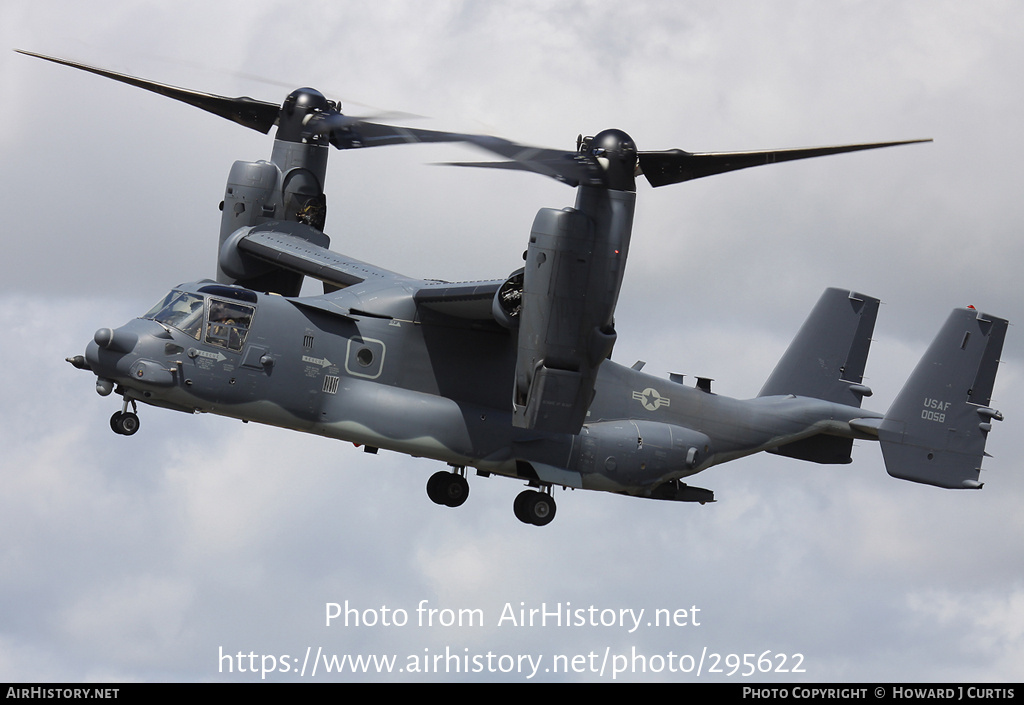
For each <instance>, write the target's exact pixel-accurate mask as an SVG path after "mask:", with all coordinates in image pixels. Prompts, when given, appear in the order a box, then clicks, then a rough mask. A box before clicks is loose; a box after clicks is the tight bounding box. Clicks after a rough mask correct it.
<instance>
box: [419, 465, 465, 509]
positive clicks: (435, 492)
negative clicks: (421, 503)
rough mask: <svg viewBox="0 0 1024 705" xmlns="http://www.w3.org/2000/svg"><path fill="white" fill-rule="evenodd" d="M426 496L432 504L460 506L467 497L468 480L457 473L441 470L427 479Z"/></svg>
mask: <svg viewBox="0 0 1024 705" xmlns="http://www.w3.org/2000/svg"><path fill="white" fill-rule="evenodd" d="M427 496H428V497H430V500H431V501H432V502H433V503H434V504H441V505H444V506H446V507H460V506H462V505H463V504H464V503H465V501H466V498H468V497H469V482H468V481H467V480H466V478H464V477H463V476H462V475H459V474H458V473H455V472H448V471H447V470H441V471H439V472H435V473H434V474H433V475H431V476H430V479H429V480H427Z"/></svg>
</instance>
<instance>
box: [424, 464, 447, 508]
mask: <svg viewBox="0 0 1024 705" xmlns="http://www.w3.org/2000/svg"><path fill="white" fill-rule="evenodd" d="M449 475H451V473H450V472H448V471H447V470H441V471H440V472H435V473H434V474H433V475H431V476H430V479H429V480H427V496H428V497H430V501H431V502H433V503H434V504H442V505H443V504H444V490H443V489H442V486H443V485H444V483H446V482H447V481H448V476H449Z"/></svg>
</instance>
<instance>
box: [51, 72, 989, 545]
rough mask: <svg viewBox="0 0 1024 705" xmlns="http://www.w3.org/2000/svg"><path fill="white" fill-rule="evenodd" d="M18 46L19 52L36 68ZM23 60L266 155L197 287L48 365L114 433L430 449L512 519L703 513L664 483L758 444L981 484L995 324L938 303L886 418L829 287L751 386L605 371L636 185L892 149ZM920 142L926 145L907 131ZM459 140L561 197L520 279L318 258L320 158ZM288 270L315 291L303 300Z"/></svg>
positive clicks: (440, 491) (436, 484)
mask: <svg viewBox="0 0 1024 705" xmlns="http://www.w3.org/2000/svg"><path fill="white" fill-rule="evenodd" d="M33 56H38V55H33ZM39 58H43V59H47V60H49V61H54V62H56V63H59V64H65V65H68V66H72V67H74V68H77V69H82V70H84V71H89V72H91V73H94V74H99V75H101V76H105V77H108V78H112V79H114V80H117V81H121V82H123V83H128V84H130V85H134V86H137V87H140V88H143V89H146V90H149V91H153V92H156V93H160V94H162V95H165V96H167V97H170V98H173V99H175V100H178V101H182V102H185V103H188V104H190V105H193V106H196V107H199V108H202V109H203V110H206V111H209V112H211V113H214V114H216V115H220V116H222V117H225V118H228V119H229V120H233V121H234V122H237V123H239V124H241V125H244V126H246V127H249V128H252V129H254V130H258V131H260V132H263V133H268V132H269V131H270V130H271V129H272V128H274V127H276V129H277V132H276V137H275V140H274V147H273V152H272V154H271V157H270V161H255V162H244V161H239V162H235V164H234V166H233V167H232V169H231V173H230V175H229V176H228V183H227V188H226V191H225V194H224V201H223V204H222V211H223V214H222V221H221V230H220V246H219V251H218V259H217V274H216V280H215V281H214V280H208V279H205V280H201V281H197V282H193V283H190V284H182V285H180V286H177V287H175V288H174V289H173V290H172V291H170V293H168V294H167V295H166V296H165V297H164V298H163V299H162V300H160V301H159V302H158V303H157V304H156V305H155V306H154V307H153V308H152V309H151V310H150V311H148V312H147V313H144V314H143V315H142V316H141V317H139V318H137V319H136V320H133V321H130V322H128V323H126V324H125V325H123V326H121V327H119V328H100V329H99V330H98V331H96V334H95V336H94V339H93V341H92V342H90V343H89V344H88V346H87V348H86V351H85V355H77V356H74V357H72V358H69V361H70V362H71V363H72V364H74V365H75V366H76V367H78V368H80V369H83V370H88V371H90V372H92V373H93V374H94V375H96V378H97V382H96V389H97V391H98V392H99V393H100V394H103V395H108V394H111V393H115V394H117V395H118V396H119V397H121V399H122V400H123V402H122V404H121V408H120V410H119V411H117V412H116V413H115V414H114V415H113V417H112V418H111V419H110V426H111V427H112V428H113V430H114V431H115V432H116V433H118V434H122V435H132V434H134V433H135V432H136V431H137V430H138V429H139V418H138V416H137V404H138V403H139V402H142V403H145V404H149V405H152V406H158V407H164V408H168V409H175V410H178V411H185V412H189V413H198V412H205V413H213V414H220V415H223V416H229V417H234V418H239V419H243V420H246V421H256V422H259V423H265V424H271V425H275V426H281V427H284V428H290V429H295V430H298V431H305V432H307V433H314V434H319V435H323V436H328V437H331V438H337V439H341V440H345V441H350V442H353V443H356V444H359V445H362V446H364V448H365V449H366V450H367V451H370V452H377V450H378V449H380V448H384V449H387V450H392V451H397V452H401V453H407V454H409V455H412V456H422V457H426V458H433V459H435V460H440V461H442V462H444V463H447V464H448V465H449V466H451V468H452V470H451V471H450V472H449V471H447V470H445V471H441V472H437V473H435V474H434V475H433V476H432V477H430V479H429V480H428V482H427V494H428V496H429V497H430V498H431V499H432V500H433V501H434V502H436V503H438V504H442V505H447V506H449V507H455V506H459V505H461V504H462V503H463V502H464V501H465V500H466V497H467V496H468V493H469V483H468V481H467V479H466V474H467V473H466V469H467V468H474V469H475V470H476V473H477V475H479V476H482V477H488V476H490V475H503V476H506V477H511V478H515V479H519V480H521V481H523V482H525V483H527V484H528V485H529V487H530V488H531V489H527V490H526V491H524V492H522V493H521V494H519V495H518V496H517V497H516V499H515V502H514V505H513V506H514V510H515V515H516V517H518V518H519V519H520V520H521V521H523V522H525V523H528V524H535V525H538V526H541V525H545V524H547V523H548V522H550V521H551V520H552V519H553V518H554V515H555V501H554V498H553V497H552V494H551V490H552V488H553V487H555V486H562V487H572V488H581V489H590V490H601V491H605V492H615V493H619V494H624V495H631V496H634V497H645V498H650V499H660V500H672V501H681V502H699V503H702V504H703V503H705V502H711V501H714V494H713V493H712V492H711V491H710V490H706V489H702V488H699V487H693V486H691V485H688V484H686V483H685V482H684V480H685V479H686V478H688V477H690V476H691V475H695V474H696V473H699V472H701V471H702V470H706V469H707V468H709V467H711V466H713V465H717V464H719V463H723V462H726V461H728V460H733V459H735V458H739V457H742V456H746V455H750V454H752V453H757V452H759V451H769V452H772V453H776V454H779V455H785V456H789V457H792V458H797V459H801V460H809V461H813V462H818V463H848V462H850V460H851V458H850V452H851V448H852V445H853V441H854V440H856V439H869V440H877V441H879V442H880V444H881V449H882V454H883V457H884V460H885V465H886V468H887V470H888V472H889V474H891V475H893V476H895V477H899V478H903V479H907V480H912V481H914V482H922V483H926V484H930V485H936V486H939V487H946V488H980V487H981V482H980V481H979V475H980V470H981V461H982V457H983V456H984V454H985V453H984V450H985V442H986V439H987V437H988V434H989V432H990V430H991V424H992V421H993V420H1000V419H1001V418H1002V416H1001V415H1000V413H999V412H998V411H996V410H994V409H992V408H990V406H989V403H990V398H991V395H992V389H993V385H994V383H995V377H996V369H997V367H998V360H999V355H1000V351H1001V349H1002V345H1003V339H1004V336H1005V333H1006V326H1007V322H1006V321H1005V320H1003V319H1001V318H996V317H995V316H990V315H988V314H985V313H981V312H979V311H977V310H975V309H973V308H964V309H957V310H955V311H953V313H952V314H950V316H949V319H948V320H947V321H946V323H945V325H944V326H943V327H942V330H941V331H940V332H939V334H938V336H937V337H936V338H935V341H934V342H933V343H932V344H931V346H930V347H929V348H928V350H927V352H926V353H925V355H924V358H923V359H922V360H921V363H920V364H919V365H918V367H917V368H916V369H915V370H914V372H913V374H912V375H911V377H910V379H909V381H908V382H907V383H906V386H905V387H904V388H903V390H902V392H900V394H899V395H898V396H897V397H896V399H895V401H894V402H893V403H892V406H891V407H890V408H889V410H888V411H887V412H886V413H884V414H882V413H877V412H873V411H867V410H865V409H862V408H861V400H862V399H863V398H864V397H866V396H869V395H870V393H871V392H870V390H869V389H868V388H867V387H866V386H864V384H863V382H862V377H863V373H864V366H865V364H866V361H867V356H868V347H869V343H870V339H871V334H872V330H873V327H874V323H875V316H876V314H877V312H878V299H875V298H872V297H870V296H866V295H864V294H861V293H858V292H855V291H848V290H840V289H829V290H827V291H826V292H825V293H824V294H823V295H822V297H821V299H820V300H819V301H818V303H817V305H816V306H815V307H814V309H813V310H812V311H811V314H810V317H809V318H808V319H807V321H806V323H805V324H804V326H803V327H802V328H801V329H800V331H799V333H798V334H797V336H796V338H795V339H794V341H793V342H792V344H791V345H790V347H789V349H788V350H787V351H786V353H785V354H784V356H783V357H782V359H781V360H780V361H779V363H778V366H777V367H776V368H775V370H774V372H772V374H771V376H770V377H769V378H768V381H767V382H765V385H764V387H763V388H762V389H761V391H760V393H759V394H758V395H757V397H755V398H753V399H747V400H737V399H731V398H728V397H725V396H721V395H718V394H715V393H713V392H712V391H711V387H710V381H709V380H705V379H698V382H697V384H696V386H684V385H683V384H682V380H681V378H679V377H677V376H670V378H669V379H661V378H657V377H653V376H649V375H646V374H644V373H643V372H642V371H641V370H640V368H641V367H642V364H640V363H638V364H636V365H633V366H632V367H623V366H620V365H618V364H616V363H614V362H612V361H611V360H610V359H609V358H610V355H611V352H612V347H613V346H614V344H615V337H616V334H615V328H614V324H613V314H614V311H615V304H616V300H617V298H618V295H619V289H620V287H621V284H622V276H623V272H624V268H625V263H626V256H627V253H628V251H629V242H630V234H631V230H632V221H633V210H634V205H635V199H636V193H635V191H636V184H635V178H636V176H637V175H639V174H642V175H643V176H644V177H645V178H646V179H647V181H648V182H650V183H651V185H653V186H665V185H667V184H676V183H680V182H683V181H688V180H690V179H698V178H702V177H705V176H711V175H714V174H720V173H723V172H727V171H732V170H736V169H744V168H747V167H752V166H757V165H761V164H771V163H774V162H781V161H789V160H795V159H805V158H808V157H818V156H823V155H829V154H838V153H841V152H852V151H856V150H863V149H874V148H878V147H888V146H893V145H899V144H907V142H886V143H876V144H856V145H844V146H836V147H821V148H812V149H787V150H778V151H756V152H729V153H690V152H685V151H682V150H678V149H674V150H668V151H660V152H644V151H638V150H637V148H636V146H635V145H634V143H633V140H632V139H631V138H630V137H629V135H627V134H626V133H624V132H621V131H619V130H605V131H603V132H599V133H598V134H596V135H595V136H593V137H587V138H583V137H581V138H579V139H578V140H577V149H576V150H575V151H559V150H553V149H539V148H533V147H527V146H524V145H520V144H516V143H513V142H510V141H507V140H503V139H500V138H497V137H489V136H482V135H471V134H459V133H449V132H439V131H432V130H422V129H412V128H406V127H394V126H390V125H387V124H383V123H382V122H380V119H378V121H377V122H374V121H371V120H369V119H361V118H357V117H352V116H349V115H345V114H343V113H342V112H341V109H340V106H339V105H338V104H337V103H335V102H332V101H329V100H327V99H326V98H325V97H324V96H323V95H322V94H321V93H319V92H318V91H316V90H313V89H311V88H300V89H298V90H296V91H293V92H292V93H290V94H289V95H288V97H287V98H285V100H284V103H283V104H281V105H276V104H273V103H265V102H262V101H258V100H254V99H252V98H225V97H222V96H217V95H211V94H207V93H200V92H196V91H192V90H186V89H182V88H176V87H173V86H167V85H163V84H158V83H154V82H151V81H146V80H142V79H138V78H134V77H132V76H126V75H123V74H117V73H113V72H110V71H105V70H102V69H96V68H92V67H89V66H84V65H81V64H77V63H73V62H69V61H64V60H61V59H52V58H49V57H44V56H40V57H39ZM913 141H915V142H917V141H926V140H913ZM410 142H463V143H469V144H471V145H475V146H476V147H478V148H481V149H483V150H487V151H489V152H491V153H494V154H498V155H499V156H501V157H502V158H503V159H505V160H506V161H500V162H487V163H465V162H461V163H458V164H459V165H460V166H479V167H489V168H500V169H518V170H525V171H532V172H536V173H539V174H543V175H547V176H550V177H553V178H555V179H558V180H559V181H562V182H563V183H566V184H568V185H570V186H572V187H575V188H576V203H575V206H574V207H572V208H564V209H562V210H554V209H547V208H545V209H542V210H540V211H539V212H538V214H537V217H536V219H535V221H534V224H533V229H532V231H531V233H530V238H529V244H528V246H527V249H526V253H525V266H524V267H522V268H521V269H518V270H517V271H515V272H513V273H512V274H511V275H510V276H508V277H507V278H505V279H498V280H493V281H479V282H465V283H459V282H456V283H449V282H444V281H438V280H420V279H414V278H410V277H406V276H402V275H400V274H396V273H394V272H390V271H388V270H385V269H382V268H380V267H378V266H376V265H372V264H368V263H365V262H360V261H357V260H354V259H352V258H350V257H346V256H344V255H342V254H339V253H337V252H334V251H332V250H330V249H328V246H329V238H328V236H327V235H326V234H325V233H324V230H323V229H324V223H325V218H326V198H325V196H324V192H323V186H324V179H325V175H326V171H327V156H328V153H329V150H330V148H331V147H332V146H333V147H336V148H339V149H355V148H366V147H374V146H379V145H389V144H401V143H410ZM304 277H313V278H315V279H318V280H320V281H322V282H323V291H324V293H323V295H317V296H301V295H300V287H301V284H302V281H303V278H304Z"/></svg>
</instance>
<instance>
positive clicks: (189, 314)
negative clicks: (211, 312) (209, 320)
mask: <svg viewBox="0 0 1024 705" xmlns="http://www.w3.org/2000/svg"><path fill="white" fill-rule="evenodd" d="M143 318H148V319H150V320H153V321H157V322H159V323H163V324H165V325H168V326H171V327H172V328H177V329H178V330H180V331H181V332H182V333H185V334H187V335H191V336H192V337H193V338H195V339H196V340H199V334H200V333H201V332H202V329H203V297H202V296H196V295H195V294H188V293H186V292H184V291H172V292H171V293H169V294H168V295H167V296H165V297H164V298H163V300H162V301H161V302H160V303H158V304H157V305H156V306H154V307H153V308H151V309H150V310H149V313H147V314H145V315H144V316H143Z"/></svg>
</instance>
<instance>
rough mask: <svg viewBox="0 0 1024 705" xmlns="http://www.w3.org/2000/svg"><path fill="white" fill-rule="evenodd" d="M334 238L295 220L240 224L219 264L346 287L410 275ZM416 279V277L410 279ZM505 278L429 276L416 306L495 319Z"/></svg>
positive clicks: (476, 318)
mask: <svg viewBox="0 0 1024 705" xmlns="http://www.w3.org/2000/svg"><path fill="white" fill-rule="evenodd" d="M329 244H330V239H329V238H328V237H327V236H326V235H325V234H323V233H321V232H320V231H319V230H315V229H314V228H311V227H310V226H308V225H303V224H301V223H293V222H277V221H275V222H270V223H265V224H263V225H257V226H255V227H252V228H241V229H240V230H238V231H237V232H236V233H235V234H234V235H232V236H231V237H230V238H229V239H228V240H227V241H226V242H225V243H224V246H223V247H222V252H221V266H222V267H223V268H224V269H225V271H229V272H230V273H232V274H234V272H233V271H232V258H234V260H235V262H234V267H235V269H236V270H237V267H238V266H239V265H238V264H237V260H238V258H239V256H240V257H241V261H242V263H243V264H242V265H241V266H246V260H247V259H249V258H252V259H255V260H259V263H260V264H261V265H262V264H263V263H268V264H272V265H274V266H276V267H281V268H283V269H287V270H289V271H292V272H297V273H299V274H302V275H303V276H307V277H313V278H314V279H318V280H320V281H322V282H324V284H327V285H328V286H331V287H334V288H337V289H343V288H345V287H347V286H352V285H353V284H359V283H361V282H364V281H367V280H373V279H378V280H381V279H395V280H409V278H408V277H406V276H403V275H401V274H397V273H395V272H392V271H389V270H387V269H383V268H381V267H377V266H375V265H372V264H369V263H367V262H362V261H360V260H357V259H354V258H352V257H348V256H346V255H343V254H341V253H339V252H335V251H334V250H330V249H328V248H327V245H329ZM410 281H412V280H410ZM503 283H504V280H503V279H497V280H492V281H474V282H455V283H451V282H444V281H437V280H431V281H425V282H422V283H421V286H420V288H419V289H418V290H417V291H416V294H415V297H414V298H415V301H416V303H417V304H418V305H420V306H423V307H425V308H428V309H430V310H432V311H436V312H438V313H441V314H444V315H447V316H454V317H456V318H465V319H470V320H494V316H493V314H492V312H491V306H492V303H493V301H494V295H495V293H496V292H497V291H498V289H499V288H500V287H501V285H502V284H503Z"/></svg>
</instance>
